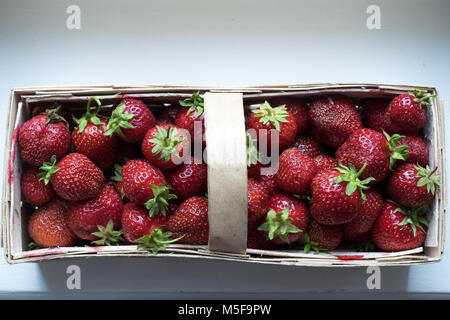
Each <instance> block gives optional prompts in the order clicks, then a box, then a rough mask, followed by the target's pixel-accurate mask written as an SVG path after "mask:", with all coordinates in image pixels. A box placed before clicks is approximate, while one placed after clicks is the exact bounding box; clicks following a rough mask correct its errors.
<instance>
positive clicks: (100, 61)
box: [0, 0, 450, 298]
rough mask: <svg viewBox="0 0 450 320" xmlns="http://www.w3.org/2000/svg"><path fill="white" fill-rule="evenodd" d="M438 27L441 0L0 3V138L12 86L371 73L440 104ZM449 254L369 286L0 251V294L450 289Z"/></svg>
mask: <svg viewBox="0 0 450 320" xmlns="http://www.w3.org/2000/svg"><path fill="white" fill-rule="evenodd" d="M71 4H76V5H79V6H80V8H81V30H68V29H67V28H66V19H67V17H68V15H67V14H66V8H67V7H68V6H69V5H71ZM371 4H377V5H379V6H380V8H381V24H382V25H381V29H380V30H369V29H367V27H366V19H367V17H368V15H367V14H366V9H367V7H368V6H369V5H371ZM449 34H450V1H417V0H415V1H398V0H397V1H375V0H373V1H349V0H345V1H337V0H336V1H323V0H322V1H312V3H307V2H301V1H267V0H264V1H261V0H259V1H256V0H255V1H245V0H241V1H230V0H228V1H220V2H219V1H206V0H205V1H203V0H197V1H173V0H169V1H167V0H166V1H162V0H158V1H136V0H133V1H105V0H96V1H85V0H77V1H76V0H73V1H48V0H46V1H23V0H1V1H0V105H1V115H2V116H0V126H1V128H0V129H1V130H0V132H1V136H0V141H4V130H5V119H6V113H7V102H8V95H9V89H10V88H13V87H21V86H45V85H77V84H79V85H90V84H186V85H218V86H233V85H260V84H294V83H317V82H368V83H395V84H419V85H429V86H435V87H437V88H438V91H439V93H440V95H441V98H443V99H445V100H447V101H449V100H450V99H449V98H450V87H449V84H450V81H449V70H450V59H449V58H450V55H449V50H450V40H449ZM447 114H448V113H447ZM3 148H4V146H3V145H1V146H0V151H3ZM1 167H3V166H1ZM449 254H450V253H449V250H447V251H446V253H445V255H444V259H443V260H442V262H440V263H437V264H431V265H423V266H415V267H395V268H394V267H391V268H382V280H381V285H382V289H381V290H378V291H376V292H374V291H370V290H368V289H367V287H366V279H367V277H368V275H367V274H366V269H365V268H343V269H333V268H303V267H302V268H299V267H296V268H295V267H277V266H264V265H253V264H244V263H230V262H211V261H203V260H174V259H128V260H126V259H113V258H102V259H91V260H81V259H79V260H69V261H54V262H46V263H41V264H21V265H15V266H10V265H7V264H6V263H5V262H4V260H3V258H0V298H15V297H46V298H55V297H58V298H79V297H85V298H96V297H97V298H109V297H149V298H158V297H160V298H211V297H215V298H220V297H228V298H304V297H311V298H319V297H337V298H345V297H384V298H387V297H405V295H411V294H416V295H424V294H428V296H435V295H447V294H448V293H450V277H449V276H448V275H449V272H450V261H449V258H448V257H449ZM70 264H77V265H79V266H80V267H81V272H82V290H81V291H76V292H73V291H69V290H68V289H67V288H66V277H67V275H66V273H65V271H66V268H67V266H69V265H70ZM449 296H450V295H449Z"/></svg>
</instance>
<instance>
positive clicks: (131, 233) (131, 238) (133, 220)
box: [122, 202, 167, 244]
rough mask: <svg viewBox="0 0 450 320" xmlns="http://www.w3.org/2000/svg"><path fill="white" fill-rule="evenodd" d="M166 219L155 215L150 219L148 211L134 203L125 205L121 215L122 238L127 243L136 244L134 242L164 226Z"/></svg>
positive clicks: (160, 215)
mask: <svg viewBox="0 0 450 320" xmlns="http://www.w3.org/2000/svg"><path fill="white" fill-rule="evenodd" d="M166 220H167V218H166V217H165V216H163V215H162V214H157V215H155V216H153V217H152V218H150V216H149V214H148V210H147V209H146V208H145V207H143V206H140V205H137V204H135V203H131V202H130V203H127V204H126V205H125V206H124V208H123V213H122V230H123V237H124V238H125V240H126V241H127V242H128V243H132V244H136V243H137V242H136V240H137V239H139V238H141V237H143V236H145V235H151V234H152V232H153V231H154V230H155V229H156V228H159V227H161V226H163V225H165V224H166Z"/></svg>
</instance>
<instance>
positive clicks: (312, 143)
mask: <svg viewBox="0 0 450 320" xmlns="http://www.w3.org/2000/svg"><path fill="white" fill-rule="evenodd" d="M293 146H294V147H296V148H297V149H298V150H300V151H302V152H304V153H305V154H306V155H307V156H308V157H311V158H314V157H316V156H318V155H319V154H322V153H323V147H322V146H321V145H320V143H318V142H317V140H316V139H314V137H312V136H310V135H305V136H299V137H297V138H296V139H295V142H294V145H293Z"/></svg>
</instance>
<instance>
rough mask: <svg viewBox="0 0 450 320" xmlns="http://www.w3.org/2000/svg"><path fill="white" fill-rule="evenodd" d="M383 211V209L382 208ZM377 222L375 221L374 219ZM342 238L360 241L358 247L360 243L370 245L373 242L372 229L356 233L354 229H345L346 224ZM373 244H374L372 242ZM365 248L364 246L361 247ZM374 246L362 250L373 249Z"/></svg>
mask: <svg viewBox="0 0 450 320" xmlns="http://www.w3.org/2000/svg"><path fill="white" fill-rule="evenodd" d="M380 212H381V210H380ZM374 223H375V221H374ZM342 239H343V240H346V241H356V242H360V243H359V244H358V246H356V247H357V248H358V247H359V245H363V246H365V245H368V244H369V243H371V241H370V230H369V231H366V232H364V233H356V232H354V230H350V229H349V230H345V225H344V233H343V234H342ZM372 245H373V244H372ZM361 249H363V248H361ZM373 249H374V248H372V249H371V250H362V251H373ZM360 251H361V250H360Z"/></svg>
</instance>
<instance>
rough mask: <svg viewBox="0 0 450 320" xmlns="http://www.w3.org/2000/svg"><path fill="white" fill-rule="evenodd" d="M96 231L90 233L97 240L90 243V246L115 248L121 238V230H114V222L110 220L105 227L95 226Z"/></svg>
mask: <svg viewBox="0 0 450 320" xmlns="http://www.w3.org/2000/svg"><path fill="white" fill-rule="evenodd" d="M97 228H98V231H97V232H92V233H91V234H92V235H93V236H96V237H97V238H98V240H95V241H92V242H91V243H92V244H95V245H98V246H105V245H106V246H117V245H119V243H120V242H121V241H123V238H122V233H123V232H122V230H114V222H113V221H112V220H111V219H110V220H109V221H108V223H107V224H106V227H104V226H102V225H98V226H97Z"/></svg>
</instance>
